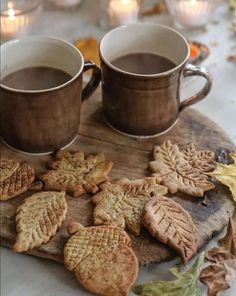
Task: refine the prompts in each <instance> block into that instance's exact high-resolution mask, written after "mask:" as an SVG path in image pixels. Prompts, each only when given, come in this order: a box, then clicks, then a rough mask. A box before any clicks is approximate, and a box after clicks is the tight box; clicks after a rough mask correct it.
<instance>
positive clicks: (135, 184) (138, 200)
mask: <svg viewBox="0 0 236 296" xmlns="http://www.w3.org/2000/svg"><path fill="white" fill-rule="evenodd" d="M101 189H102V191H101V192H99V193H97V194H96V195H95V196H93V198H92V201H93V202H94V203H95V205H96V207H95V209H94V212H93V218H94V224H95V225H102V224H106V225H115V226H118V227H121V228H123V229H125V228H127V229H128V230H129V231H130V232H132V233H133V234H134V235H139V234H140V229H141V215H142V211H143V206H144V204H145V202H146V201H147V200H148V199H149V198H150V196H151V194H154V193H160V194H166V193H167V188H166V187H165V186H162V185H159V184H157V182H156V179H155V178H153V177H149V178H143V179H136V180H129V179H126V178H123V179H120V180H118V181H116V182H114V183H106V184H104V185H102V186H101Z"/></svg>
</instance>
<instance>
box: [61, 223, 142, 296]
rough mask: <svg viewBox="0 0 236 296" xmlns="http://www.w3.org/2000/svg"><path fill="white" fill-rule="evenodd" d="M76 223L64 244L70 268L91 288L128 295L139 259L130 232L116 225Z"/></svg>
mask: <svg viewBox="0 0 236 296" xmlns="http://www.w3.org/2000/svg"><path fill="white" fill-rule="evenodd" d="M74 225H75V227H74V226H72V227H71V228H69V229H68V230H69V232H70V233H71V234H73V235H72V236H71V237H70V238H69V239H68V241H67V243H66V245H65V248H64V264H65V266H66V268H67V269H69V270H71V271H74V272H75V275H76V277H77V279H78V280H79V281H80V283H81V284H82V285H83V286H84V287H85V288H86V289H88V290H89V291H91V292H94V293H96V294H98V295H106V296H108V295H114V296H116V295H117V296H118V295H122V296H123V295H124V296H125V295H128V292H129V290H130V288H131V287H132V286H133V284H134V282H135V280H136V278H137V273H138V260H137V258H136V256H135V254H134V252H133V250H132V249H131V239H130V238H129V236H128V235H127V234H126V232H125V231H124V230H122V229H120V228H118V227H114V226H91V227H83V226H82V225H80V224H78V223H74Z"/></svg>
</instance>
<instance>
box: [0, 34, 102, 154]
mask: <svg viewBox="0 0 236 296" xmlns="http://www.w3.org/2000/svg"><path fill="white" fill-rule="evenodd" d="M1 61H2V62H1V86H0V91H1V97H0V112H1V114H0V115H1V116H0V120H1V121H0V124H1V138H2V140H3V141H4V142H5V143H6V144H8V145H9V146H11V147H13V148H15V149H17V150H21V151H24V152H29V153H50V152H52V151H54V150H57V149H59V148H62V147H65V146H67V145H69V144H70V143H71V142H72V141H73V140H74V139H75V137H76V134H77V132H78V126H79V122H80V106H81V102H82V101H83V100H84V99H86V98H88V97H89V96H90V95H91V94H92V93H93V91H94V90H95V89H96V87H97V86H98V85H99V83H100V79H101V73H100V70H99V69H98V68H97V67H96V66H95V64H94V63H93V62H91V61H84V59H83V56H82V54H81V53H80V51H79V50H78V49H77V48H76V47H74V46H73V45H72V44H70V43H68V42H66V41H63V40H61V39H58V38H54V37H47V36H30V37H23V38H21V39H18V40H12V41H9V42H6V43H4V44H3V45H1ZM31 67H50V68H55V69H59V70H62V71H64V72H66V73H67V74H69V75H70V77H71V78H70V79H69V80H68V81H67V82H66V83H64V84H62V85H58V86H56V87H53V88H49V89H40V90H21V89H14V88H11V87H9V86H6V85H4V84H3V83H2V80H3V82H4V77H6V76H7V75H9V74H11V73H14V72H16V71H18V70H21V69H25V68H31ZM89 69H92V70H93V74H92V76H91V79H90V81H89V82H88V84H87V85H86V86H85V88H84V89H83V90H82V76H83V72H84V71H87V70H89Z"/></svg>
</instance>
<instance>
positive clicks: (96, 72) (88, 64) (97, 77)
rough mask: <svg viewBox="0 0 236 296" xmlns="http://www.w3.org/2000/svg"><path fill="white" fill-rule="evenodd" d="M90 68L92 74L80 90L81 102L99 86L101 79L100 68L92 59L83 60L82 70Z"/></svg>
mask: <svg viewBox="0 0 236 296" xmlns="http://www.w3.org/2000/svg"><path fill="white" fill-rule="evenodd" d="M88 70H92V71H93V72H92V76H91V78H90V80H89V82H88V83H87V85H86V86H85V88H84V89H83V90H82V102H83V101H84V100H86V99H87V98H89V97H90V96H91V94H92V93H93V92H94V91H95V90H96V88H97V87H98V86H99V83H100V81H101V71H100V69H99V68H98V67H97V66H96V65H95V63H94V62H92V61H89V60H87V61H84V69H83V71H84V72H85V71H88Z"/></svg>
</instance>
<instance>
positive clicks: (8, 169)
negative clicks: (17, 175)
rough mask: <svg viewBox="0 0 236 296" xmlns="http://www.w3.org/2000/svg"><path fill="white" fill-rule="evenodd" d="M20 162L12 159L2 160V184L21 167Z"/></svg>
mask: <svg viewBox="0 0 236 296" xmlns="http://www.w3.org/2000/svg"><path fill="white" fill-rule="evenodd" d="M19 165H20V162H18V161H16V160H14V159H11V158H5V157H2V158H0V182H2V181H4V180H5V179H7V178H8V177H10V176H11V175H12V174H13V173H14V172H15V171H16V169H17V168H18V167H19Z"/></svg>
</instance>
